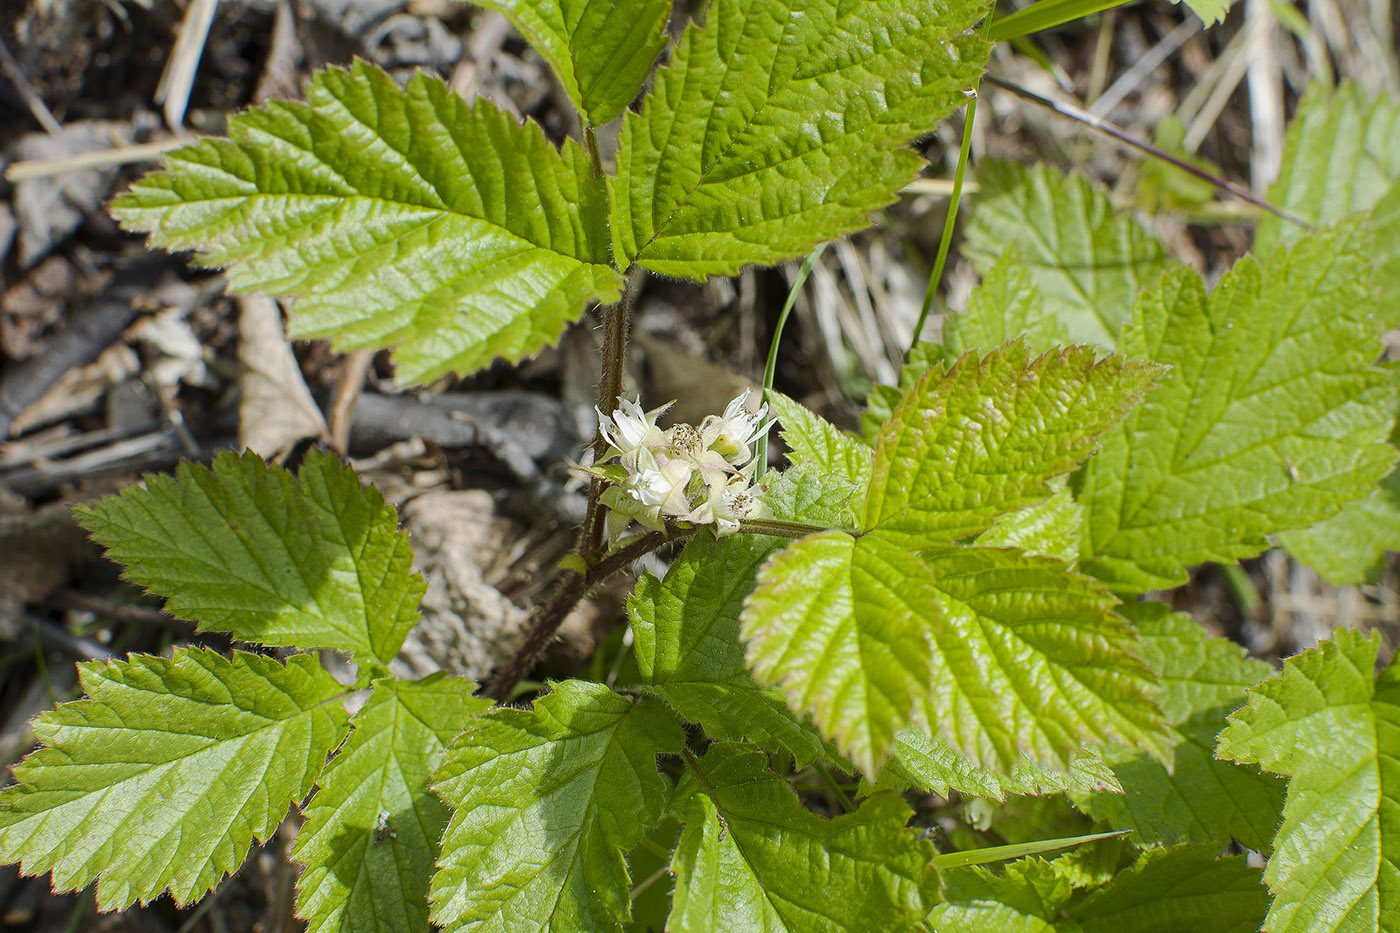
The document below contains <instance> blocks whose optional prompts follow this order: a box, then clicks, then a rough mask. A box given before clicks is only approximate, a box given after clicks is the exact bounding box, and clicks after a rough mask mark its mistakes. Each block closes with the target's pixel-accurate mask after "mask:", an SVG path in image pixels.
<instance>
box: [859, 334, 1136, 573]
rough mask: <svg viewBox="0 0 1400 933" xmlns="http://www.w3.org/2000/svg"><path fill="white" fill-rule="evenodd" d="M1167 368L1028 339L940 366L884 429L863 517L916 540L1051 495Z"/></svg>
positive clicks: (958, 530) (967, 531) (911, 542)
mask: <svg viewBox="0 0 1400 933" xmlns="http://www.w3.org/2000/svg"><path fill="white" fill-rule="evenodd" d="M1160 373H1161V368H1160V367H1158V366H1156V365H1155V364H1153V363H1148V362H1145V361H1138V360H1129V359H1126V358H1124V357H1122V356H1117V355H1110V356H1106V357H1104V358H1102V359H1097V360H1096V359H1095V351H1094V350H1093V348H1091V347H1069V348H1066V349H1063V350H1060V351H1058V352H1047V353H1044V354H1042V355H1040V356H1037V357H1034V358H1032V357H1031V353H1030V351H1029V349H1028V348H1027V347H1026V345H1025V343H1023V342H1021V341H1017V342H1014V343H1010V344H1006V345H1004V346H1002V347H998V348H997V349H995V350H993V351H992V352H991V353H988V354H987V355H986V356H985V357H982V358H979V357H978V356H977V354H975V353H970V354H968V355H966V356H964V357H962V358H961V359H959V360H958V362H957V363H955V364H954V365H953V366H952V368H951V369H949V370H948V371H947V372H946V373H940V372H938V371H937V370H934V371H931V372H929V373H928V374H926V375H925V376H923V377H922V378H920V379H919V380H918V381H917V382H915V383H914V385H913V387H912V388H911V389H910V390H909V391H908V392H907V393H905V396H904V399H903V400H902V401H901V402H900V403H899V406H898V407H897V408H896V409H895V410H894V413H893V414H892V415H891V417H890V419H889V420H888V421H887V422H885V424H884V425H883V426H882V427H881V428H880V432H879V434H878V435H876V438H875V461H874V469H873V474H872V479H871V482H870V489H869V491H868V492H867V493H866V497H865V513H864V516H863V518H862V522H861V527H862V528H864V529H879V531H880V533H881V534H882V535H883V536H884V537H886V538H888V539H889V540H892V541H896V542H899V543H900V544H902V545H903V546H905V547H909V548H926V547H932V546H936V545H940V544H948V543H952V542H953V541H956V540H957V539H959V538H963V537H966V536H968V535H971V534H976V533H977V532H980V531H983V530H985V529H986V528H988V527H989V526H990V525H991V524H992V521H993V520H994V519H995V518H996V517H997V516H998V515H1001V514H1003V513H1005V512H1010V511H1013V510H1015V509H1020V508H1023V507H1025V506H1028V505H1032V504H1034V503H1036V502H1038V501H1040V500H1041V499H1045V498H1048V497H1049V496H1050V494H1051V488H1050V486H1049V484H1048V481H1049V480H1050V479H1051V478H1052V477H1055V476H1057V475H1060V474H1063V473H1068V472H1069V471H1070V470H1072V469H1074V468H1075V467H1076V466H1078V464H1079V463H1080V461H1082V460H1083V459H1084V458H1085V457H1087V456H1088V455H1089V454H1090V453H1091V452H1092V451H1093V449H1094V447H1095V445H1096V442H1097V438H1098V435H1099V434H1100V433H1102V432H1104V431H1106V430H1108V429H1109V428H1110V427H1112V426H1113V425H1115V424H1116V423H1117V422H1118V421H1119V420H1120V419H1121V418H1122V417H1123V415H1124V414H1125V413H1126V411H1127V410H1128V409H1129V408H1130V407H1131V406H1132V405H1133V404H1134V403H1136V402H1137V401H1138V399H1139V398H1141V396H1142V394H1143V393H1144V392H1145V391H1146V390H1147V389H1148V388H1149V387H1150V386H1151V385H1152V383H1153V382H1154V381H1155V380H1156V379H1157V377H1158V376H1159V375H1160Z"/></svg>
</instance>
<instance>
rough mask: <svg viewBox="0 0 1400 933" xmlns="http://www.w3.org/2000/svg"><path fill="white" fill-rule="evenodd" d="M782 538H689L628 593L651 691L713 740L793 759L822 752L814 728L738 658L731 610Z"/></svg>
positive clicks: (800, 762) (740, 651)
mask: <svg viewBox="0 0 1400 933" xmlns="http://www.w3.org/2000/svg"><path fill="white" fill-rule="evenodd" d="M781 547H782V542H780V541H778V540H777V539H774V538H768V537H762V536H759V535H732V536H729V537H725V538H715V537H714V536H712V535H696V536H695V537H693V538H691V539H690V541H689V542H688V543H687V544H686V546H685V550H684V551H683V552H682V553H681V556H680V557H679V558H678V559H677V560H676V561H675V562H674V563H673V564H671V567H670V569H669V570H667V571H666V578H665V579H664V580H657V579H656V578H655V577H653V576H651V575H650V574H646V575H643V576H642V578H641V579H640V580H638V581H637V586H636V589H634V590H633V591H632V595H631V596H630V597H629V598H628V600H627V613H628V616H629V617H630V619H631V621H632V632H633V636H634V638H635V642H634V644H635V648H636V654H637V665H638V667H639V668H641V672H642V677H643V679H644V680H645V681H646V682H647V683H648V684H649V685H650V690H651V691H652V692H653V693H656V694H658V695H660V696H661V697H664V698H665V700H666V702H668V703H669V704H671V707H672V708H673V709H675V711H676V712H677V713H679V714H680V715H681V716H683V717H684V718H686V719H688V720H690V721H691V722H696V723H699V724H700V725H701V727H703V728H704V730H705V734H706V735H708V736H709V737H710V738H712V739H716V740H739V739H745V740H748V741H750V742H753V743H755V744H756V745H759V746H760V747H762V748H765V749H767V750H768V751H770V752H773V753H775V754H786V755H789V756H791V757H792V759H793V763H794V765H795V766H796V767H798V768H805V767H806V766H807V765H809V764H810V763H811V762H812V761H813V760H814V759H817V758H826V759H829V758H831V757H832V755H831V754H830V753H829V752H828V751H827V750H826V743H825V741H824V740H823V739H822V737H821V735H820V734H819V733H818V732H817V730H816V729H815V728H814V727H813V726H812V724H811V722H809V721H806V720H805V719H799V718H797V717H794V716H793V715H792V713H790V712H789V711H788V708H787V706H786V705H785V704H784V703H783V700H782V697H781V696H780V695H778V694H777V692H776V691H774V690H763V689H761V688H760V687H759V686H758V684H756V683H755V682H754V679H753V677H752V676H751V675H750V674H749V672H748V669H747V668H746V667H745V665H744V648H743V646H742V645H741V644H740V643H739V613H740V611H741V610H742V609H743V604H744V597H746V596H747V595H748V593H749V591H750V590H752V589H753V585H754V578H755V576H756V575H757V573H758V568H759V566H760V565H762V563H763V562H764V561H765V560H766V559H767V558H768V556H769V555H771V554H772V553H773V552H775V551H777V550H779V549H780V548H781Z"/></svg>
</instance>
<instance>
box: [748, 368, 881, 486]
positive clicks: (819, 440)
mask: <svg viewBox="0 0 1400 933" xmlns="http://www.w3.org/2000/svg"><path fill="white" fill-rule="evenodd" d="M764 398H765V399H766V400H767V402H768V406H769V410H770V411H771V412H772V413H773V416H774V417H776V418H777V419H778V430H779V433H780V434H781V435H782V438H783V443H784V444H787V446H788V451H789V453H788V461H789V462H790V463H792V464H793V465H797V464H800V463H803V462H806V461H810V462H812V463H815V464H816V465H817V466H819V467H821V469H822V471H823V472H826V473H831V474H834V475H836V476H840V477H843V478H845V480H846V481H847V482H849V483H851V484H852V485H854V486H857V487H859V488H860V489H862V490H863V489H864V488H865V487H866V486H868V485H869V484H870V460H871V457H872V456H873V453H872V451H871V449H870V445H869V444H867V443H865V441H863V440H862V439H861V438H859V437H857V436H856V435H854V434H849V433H847V432H845V431H842V430H841V429H839V428H837V427H836V426H835V425H833V424H831V422H829V421H827V420H826V419H825V418H823V417H821V416H820V415H818V414H817V413H816V412H814V411H812V410H811V409H810V408H808V407H807V406H805V405H802V404H801V403H799V402H796V401H794V400H792V399H790V398H788V397H787V396H786V395H783V394H782V393H781V392H774V391H772V390H771V389H770V390H769V391H768V392H766V393H764Z"/></svg>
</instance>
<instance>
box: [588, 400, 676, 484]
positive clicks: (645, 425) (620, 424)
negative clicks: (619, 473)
mask: <svg viewBox="0 0 1400 933" xmlns="http://www.w3.org/2000/svg"><path fill="white" fill-rule="evenodd" d="M640 401H641V399H640V398H638V399H637V400H636V401H628V400H627V399H625V398H623V397H622V396H618V398H617V410H616V411H614V412H613V413H612V415H611V416H608V415H605V414H603V412H602V410H601V409H599V408H598V407H596V406H595V407H594V409H593V410H594V411H596V412H598V430H599V431H601V432H602V434H603V439H604V440H606V441H607V442H608V448H609V449H608V451H607V453H606V454H604V456H603V459H607V458H609V457H617V458H618V462H619V463H621V464H622V465H623V466H625V467H626V468H627V469H629V470H632V471H636V470H638V469H645V468H648V467H651V466H653V465H654V462H655V458H654V456H653V454H654V451H656V450H659V449H661V448H664V447H667V446H669V444H670V438H669V437H667V435H666V432H665V431H662V430H661V429H660V428H658V427H657V426H656V419H657V418H659V417H661V416H662V415H663V414H665V413H666V410H667V409H669V408H670V407H671V406H672V405H674V404H675V402H667V403H666V404H665V405H662V406H661V407H660V408H653V409H652V410H651V411H643V410H642V406H641V405H640V404H639V403H640Z"/></svg>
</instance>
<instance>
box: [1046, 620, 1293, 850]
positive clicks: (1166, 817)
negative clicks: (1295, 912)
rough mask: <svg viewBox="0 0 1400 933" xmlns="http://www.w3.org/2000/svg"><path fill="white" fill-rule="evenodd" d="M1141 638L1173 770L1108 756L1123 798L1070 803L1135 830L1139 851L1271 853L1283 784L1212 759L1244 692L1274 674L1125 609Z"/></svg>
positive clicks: (1194, 627) (1184, 628)
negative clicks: (1183, 848) (1201, 848)
mask: <svg viewBox="0 0 1400 933" xmlns="http://www.w3.org/2000/svg"><path fill="white" fill-rule="evenodd" d="M1119 611H1120V612H1122V613H1123V614H1124V615H1126V616H1127V617H1128V618H1129V619H1131V620H1132V621H1133V622H1134V624H1135V625H1136V626H1137V630H1138V632H1139V634H1140V635H1141V636H1142V654H1141V657H1142V659H1143V661H1145V662H1146V663H1147V664H1148V666H1149V667H1151V668H1152V669H1153V670H1154V671H1156V672H1157V674H1158V676H1159V677H1160V678H1161V680H1162V685H1163V688H1164V690H1163V693H1162V698H1161V704H1162V710H1163V712H1165V713H1166V715H1167V720H1168V722H1170V723H1171V726H1172V731H1173V733H1174V737H1175V746H1176V757H1175V760H1174V762H1173V767H1172V768H1171V770H1168V769H1167V768H1165V767H1163V765H1162V764H1161V763H1160V762H1157V761H1153V760H1152V759H1151V758H1149V757H1148V756H1146V755H1142V754H1137V753H1134V752H1132V751H1129V750H1127V749H1110V750H1108V751H1106V752H1105V753H1104V757H1105V759H1106V760H1107V762H1108V764H1109V766H1110V767H1112V769H1113V774H1114V775H1115V776H1116V778H1117V782H1118V783H1119V784H1121V786H1122V791H1121V792H1119V793H1085V792H1083V791H1082V790H1080V789H1078V788H1074V789H1072V790H1071V796H1072V797H1073V798H1074V799H1075V802H1076V804H1077V805H1078V806H1079V808H1080V809H1082V810H1083V811H1084V812H1085V813H1087V814H1089V815H1090V816H1092V817H1094V818H1095V819H1097V820H1102V821H1104V822H1106V823H1108V825H1109V826H1112V827H1113V828H1114V829H1131V830H1134V833H1133V835H1132V840H1133V842H1135V843H1136V844H1137V845H1139V846H1143V847H1146V846H1150V845H1167V846H1171V845H1176V844H1177V843H1181V842H1195V843H1203V844H1206V845H1210V846H1214V847H1215V848H1216V849H1217V850H1219V849H1221V848H1223V847H1224V846H1225V845H1227V844H1228V843H1229V841H1230V839H1231V838H1234V839H1237V840H1239V841H1240V843H1242V844H1243V845H1244V846H1245V847H1246V848H1249V849H1254V850H1256V851H1260V852H1268V851H1269V847H1270V845H1271V843H1272V840H1273V837H1274V830H1275V829H1276V828H1277V827H1278V820H1279V813H1280V811H1281V810H1282V809H1283V783H1282V782H1281V781H1279V780H1278V779H1277V778H1275V777H1274V776H1273V775H1269V774H1262V773H1260V772H1259V771H1258V770H1257V769H1255V768H1252V767H1242V766H1238V765H1234V764H1231V763H1229V762H1225V761H1220V760H1219V759H1217V758H1216V757H1215V737H1216V735H1218V734H1219V732H1220V730H1221V729H1223V728H1225V717H1226V715H1227V714H1229V713H1231V712H1233V711H1234V710H1235V709H1237V708H1238V707H1239V706H1240V705H1241V704H1243V703H1244V692H1245V689H1246V688H1248V687H1250V686H1253V685H1254V684H1255V683H1257V682H1258V681H1259V680H1260V679H1261V678H1263V677H1265V676H1267V675H1268V674H1269V666H1268V665H1267V664H1265V663H1264V662H1263V661H1254V660H1250V659H1249V658H1246V657H1245V656H1244V651H1243V649H1241V648H1240V647H1239V646H1238V645H1235V644H1234V643H1233V642H1230V641H1228V640H1227V639H1224V638H1206V636H1205V632H1204V630H1203V629H1202V628H1201V626H1200V625H1198V624H1197V623H1196V622H1194V621H1192V619H1191V617H1190V616H1187V615H1184V614H1182V613H1173V612H1169V611H1168V609H1167V607H1166V606H1164V605H1163V604H1161V603H1139V604H1132V605H1127V606H1122V607H1120V608H1119Z"/></svg>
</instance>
